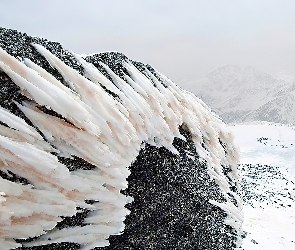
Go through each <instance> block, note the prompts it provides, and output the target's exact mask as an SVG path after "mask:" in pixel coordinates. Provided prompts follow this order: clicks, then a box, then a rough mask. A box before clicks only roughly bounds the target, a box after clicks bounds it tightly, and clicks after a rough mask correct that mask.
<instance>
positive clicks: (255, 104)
mask: <svg viewBox="0 0 295 250" xmlns="http://www.w3.org/2000/svg"><path fill="white" fill-rule="evenodd" d="M180 86H182V87H184V88H185V89H188V90H189V91H192V92H193V93H194V94H196V95H197V96H199V97H201V99H203V101H205V102H206V103H207V104H208V105H209V106H210V107H211V108H212V109H213V110H214V111H215V112H216V113H217V114H218V115H220V116H221V118H222V119H223V120H224V121H225V122H229V123H233V122H235V123H238V122H245V121H269V122H277V123H283V124H289V123H293V122H295V102H294V101H295V83H294V82H293V78H292V77H291V76H290V75H288V76H287V75H286V74H281V75H278V76H272V75H269V74H266V73H263V72H260V71H258V70H256V69H255V68H253V67H247V68H240V67H237V66H231V65H226V66H222V67H220V68H218V69H216V70H214V71H212V72H211V73H209V74H208V75H207V76H206V77H203V78H201V79H198V80H194V81H183V82H180Z"/></svg>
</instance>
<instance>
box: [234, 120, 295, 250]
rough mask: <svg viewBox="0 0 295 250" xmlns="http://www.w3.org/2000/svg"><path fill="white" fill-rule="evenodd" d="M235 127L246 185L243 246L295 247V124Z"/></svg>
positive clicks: (258, 124) (242, 177)
mask: <svg viewBox="0 0 295 250" xmlns="http://www.w3.org/2000/svg"><path fill="white" fill-rule="evenodd" d="M231 130H232V131H233V133H234V135H235V137H236V138H235V140H236V142H237V143H238V145H239V146H240V169H239V172H240V176H241V180H242V186H243V187H244V188H245V190H244V195H245V199H244V203H245V204H244V208H243V211H244V224H243V228H244V230H245V231H246V232H247V236H246V238H245V239H244V241H243V245H242V247H243V248H244V249H245V250H252V249H253V250H256V249H257V250H258V249H259V250H263V249H284V250H285V249H288V250H291V249H295V238H294V232H295V166H294V164H295V163H294V162H295V161H294V160H295V128H294V127H291V126H286V125H281V124H270V123H256V124H242V125H235V126H232V127H231ZM261 138H262V139H261ZM250 164H251V165H250ZM257 164H259V165H257Z"/></svg>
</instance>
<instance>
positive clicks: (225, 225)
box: [0, 28, 243, 250]
mask: <svg viewBox="0 0 295 250" xmlns="http://www.w3.org/2000/svg"><path fill="white" fill-rule="evenodd" d="M0 48H1V49H0V98H1V103H0V105H1V108H0V154H1V158H0V166H1V168H0V210H1V215H0V235H1V236H0V248H1V249H15V248H17V249H210V250H212V249H235V248H238V247H239V246H240V245H241V234H242V227H241V226H242V221H243V216H242V203H241V199H240V196H239V181H238V175H237V160H238V153H237V149H236V147H235V145H234V142H233V135H232V134H231V132H230V131H229V129H228V128H227V126H226V125H225V124H224V123H223V122H222V121H221V120H220V119H219V118H218V117H217V116H216V115H215V114H214V113H212V112H211V110H210V108H208V107H207V106H206V105H205V104H204V103H203V102H202V101H201V100H200V99H198V98H197V97H195V96H194V95H193V94H191V93H189V92H187V91H185V90H183V89H181V88H179V87H178V86H177V85H176V84H175V83H173V82H172V81H171V80H169V79H168V78H167V77H165V76H164V75H162V74H161V73H159V72H158V71H156V70H155V69H154V68H152V67H151V66H150V65H146V64H143V63H140V62H136V61H132V60H130V59H129V58H127V57H126V56H125V55H123V54H121V53H118V52H106V53H98V54H95V55H91V56H83V57H82V56H80V55H77V54H75V53H74V52H72V51H70V50H68V49H66V48H64V47H63V46H62V45H61V44H59V43H57V42H51V41H48V40H46V39H43V38H38V37H31V36H28V35H27V34H25V33H20V32H18V31H15V30H10V29H5V28H0Z"/></svg>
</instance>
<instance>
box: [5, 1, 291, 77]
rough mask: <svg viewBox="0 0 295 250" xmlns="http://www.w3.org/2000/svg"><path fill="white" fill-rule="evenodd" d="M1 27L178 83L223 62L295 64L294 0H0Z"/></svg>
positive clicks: (275, 67)
mask: <svg viewBox="0 0 295 250" xmlns="http://www.w3.org/2000/svg"><path fill="white" fill-rule="evenodd" d="M0 26H2V27H6V28H12V29H18V30H20V31H22V32H26V33H28V34H29V35H33V36H41V37H44V38H47V39H49V40H54V41H58V42H60V43H62V44H63V45H64V46H65V47H67V48H70V49H72V50H73V51H75V52H77V53H96V52H103V51H120V52H123V53H124V54H126V55H127V56H128V57H130V58H132V59H134V60H139V61H142V62H145V63H149V64H151V65H152V66H153V67H155V68H156V69H158V70H159V71H161V72H162V73H164V74H166V75H167V76H168V77H170V78H171V79H173V80H175V81H176V82H177V80H179V79H184V78H188V79H192V78H195V77H200V76H202V75H205V74H206V73H207V72H208V71H209V70H211V69H213V68H216V67H218V66H221V65H224V64H234V65H238V66H254V67H256V68H258V69H260V70H263V71H265V72H270V73H275V72H278V71H282V70H288V71H295V1H294V0H276V1H275V0H247V1H246V0H245V1H241V0H223V1H221V0H181V1H180V0H179V1H176V0H80V1H78V0H49V1H41V0H22V1H19V0H9V1H6V0H0Z"/></svg>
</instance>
